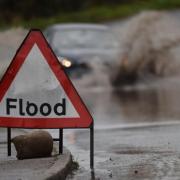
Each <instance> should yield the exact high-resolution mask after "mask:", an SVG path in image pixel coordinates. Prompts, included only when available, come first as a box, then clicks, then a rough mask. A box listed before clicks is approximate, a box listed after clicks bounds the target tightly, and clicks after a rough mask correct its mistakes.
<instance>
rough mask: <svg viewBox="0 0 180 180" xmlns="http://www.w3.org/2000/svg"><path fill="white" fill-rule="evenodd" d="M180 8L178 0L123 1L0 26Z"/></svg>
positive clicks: (33, 25)
mask: <svg viewBox="0 0 180 180" xmlns="http://www.w3.org/2000/svg"><path fill="white" fill-rule="evenodd" d="M178 8H180V0H139V1H138V3H137V2H136V3H135V2H133V3H125V4H118V5H114V6H113V5H111V6H109V5H103V6H96V7H93V8H89V9H86V10H82V11H78V12H67V13H65V12H61V13H59V14H58V15H56V16H53V17H49V18H33V19H31V20H29V21H27V20H26V21H25V20H23V19H21V18H19V17H16V18H14V19H13V21H12V23H11V24H8V23H6V22H3V21H0V26H1V27H9V26H23V27H25V28H40V29H44V28H45V27H47V26H49V25H51V24H55V23H65V22H105V21H110V20H116V19H120V18H124V17H127V16H131V15H133V14H136V13H138V12H140V11H142V10H169V9H178Z"/></svg>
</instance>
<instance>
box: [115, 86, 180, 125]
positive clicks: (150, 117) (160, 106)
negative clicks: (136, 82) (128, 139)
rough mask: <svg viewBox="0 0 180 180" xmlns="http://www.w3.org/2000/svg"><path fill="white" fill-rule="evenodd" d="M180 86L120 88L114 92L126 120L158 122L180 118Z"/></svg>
mask: <svg viewBox="0 0 180 180" xmlns="http://www.w3.org/2000/svg"><path fill="white" fill-rule="evenodd" d="M179 92H180V87H179V86H176V87H175V88H172V87H154V88H147V89H144V90H138V89H132V90H130V91H124V90H118V91H114V92H113V93H112V99H113V101H116V104H119V111H121V113H122V116H123V118H124V119H125V120H126V121H128V122H129V121H130V122H131V121H141V122H142V121H144V122H153V121H155V122H157V121H167V120H178V119H180V111H179V106H180V97H179Z"/></svg>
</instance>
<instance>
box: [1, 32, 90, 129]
mask: <svg viewBox="0 0 180 180" xmlns="http://www.w3.org/2000/svg"><path fill="white" fill-rule="evenodd" d="M92 123H93V119H92V117H91V115H90V113H89V112H88V110H87V108H86V107H85V105H84V103H83V102H82V100H81V98H80V96H79V95H78V93H77V91H76V90H75V88H74V86H73V85H72V83H71V81H70V80H69V78H68V77H67V75H66V73H65V72H64V70H63V67H62V65H61V64H60V63H59V61H58V59H57V57H56V56H55V54H54V53H53V51H52V49H51V48H50V46H49V44H48V43H47V41H46V39H45V37H44V36H43V34H42V33H41V31H39V30H31V31H30V32H29V33H28V35H27V36H26V38H25V40H24V41H23V43H22V45H21V46H20V48H19V49H18V51H17V53H16V55H15V57H14V58H13V60H12V62H11V64H10V66H9V68H8V69H7V71H6V73H5V75H4V77H3V78H2V80H1V82H0V127H21V128H76V127H77V128H87V127H90V125H91V124H92Z"/></svg>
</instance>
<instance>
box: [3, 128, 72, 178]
mask: <svg viewBox="0 0 180 180" xmlns="http://www.w3.org/2000/svg"><path fill="white" fill-rule="evenodd" d="M24 133H26V131H25V130H23V129H13V130H12V137H14V136H16V135H20V134H24ZM6 137H7V133H6V128H0V180H31V179H33V180H45V179H48V180H56V179H58V180H59V179H62V180H63V179H65V177H66V175H67V174H68V172H69V169H70V166H71V165H72V156H71V153H70V151H69V150H68V149H66V148H64V149H63V154H62V155H58V151H57V147H58V146H57V145H56V144H55V143H54V148H53V153H52V157H48V158H36V159H26V160H17V158H16V150H15V148H14V145H13V144H12V145H11V147H12V155H11V156H9V157H8V156H7V143H6V141H7V140H6Z"/></svg>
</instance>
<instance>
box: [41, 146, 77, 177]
mask: <svg viewBox="0 0 180 180" xmlns="http://www.w3.org/2000/svg"><path fill="white" fill-rule="evenodd" d="M72 163H73V162H72V155H71V153H70V151H69V150H68V149H66V148H64V150H63V154H62V155H58V156H57V160H56V161H55V163H54V165H53V166H52V167H50V168H49V169H48V170H47V171H45V173H44V174H43V176H42V177H38V180H63V179H65V178H66V176H67V175H68V173H69V171H70V170H71V165H72Z"/></svg>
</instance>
